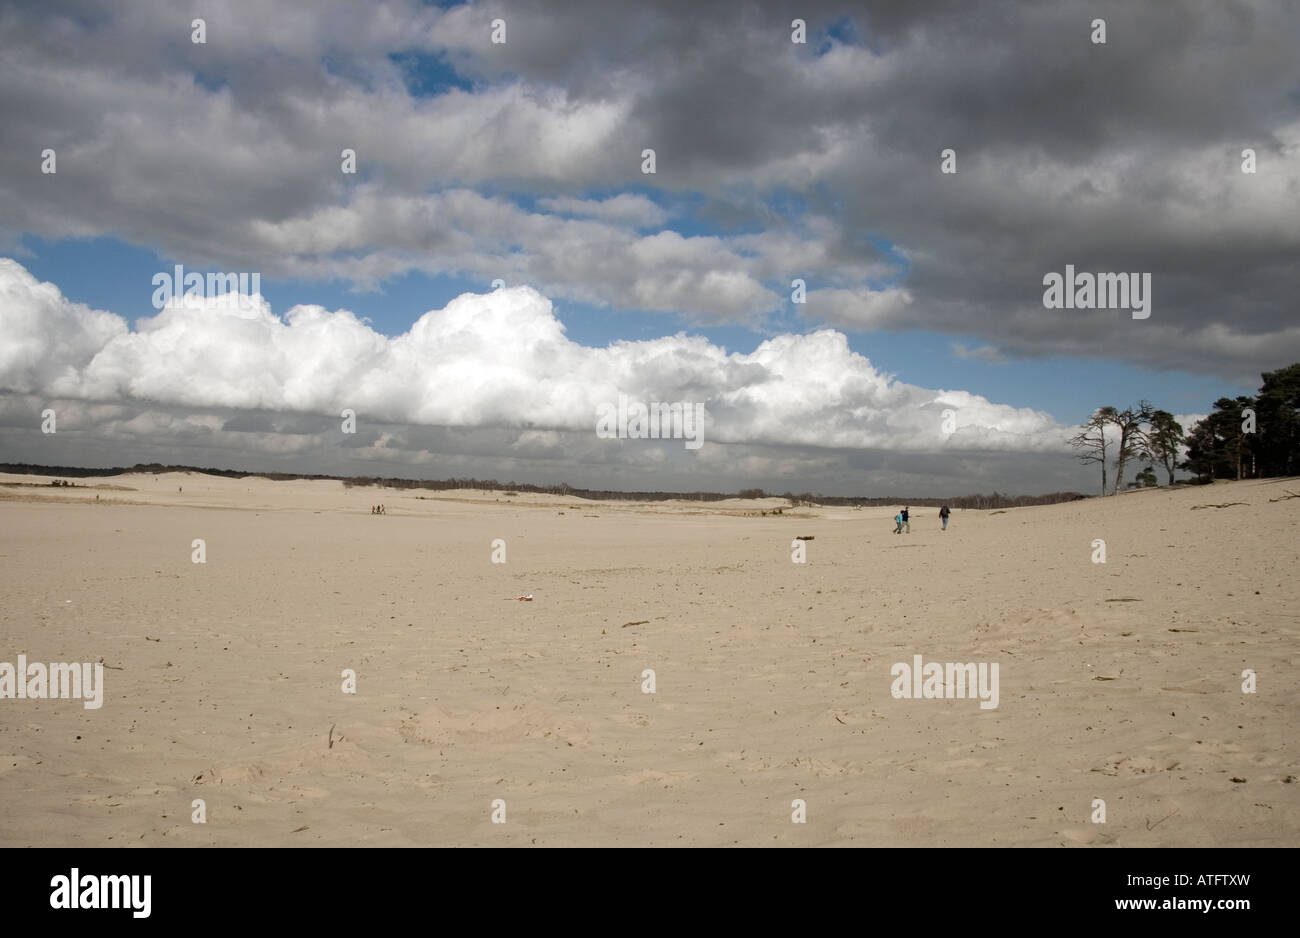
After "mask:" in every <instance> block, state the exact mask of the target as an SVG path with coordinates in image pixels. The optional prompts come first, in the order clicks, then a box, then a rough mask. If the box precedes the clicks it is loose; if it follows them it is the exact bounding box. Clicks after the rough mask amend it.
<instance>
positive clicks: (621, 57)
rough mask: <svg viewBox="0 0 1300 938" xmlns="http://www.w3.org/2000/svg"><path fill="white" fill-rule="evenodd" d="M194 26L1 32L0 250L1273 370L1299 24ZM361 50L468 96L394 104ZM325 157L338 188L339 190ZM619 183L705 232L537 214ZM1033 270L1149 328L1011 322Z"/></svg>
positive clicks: (737, 9) (778, 19)
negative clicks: (1146, 313)
mask: <svg viewBox="0 0 1300 938" xmlns="http://www.w3.org/2000/svg"><path fill="white" fill-rule="evenodd" d="M194 15H198V14H196V13H195V12H194V11H192V10H189V9H188V8H187V9H184V10H181V9H179V8H176V7H175V6H174V5H173V4H171V3H167V2H163V0H141V2H137V3H131V4H120V5H112V6H105V5H102V4H99V3H92V2H90V0H85V2H67V3H60V4H48V5H42V4H9V5H7V6H5V7H4V8H3V12H2V13H0V46H3V48H4V49H5V55H4V56H3V57H2V58H0V112H2V113H3V114H4V118H5V119H4V120H3V121H0V218H2V219H4V221H3V229H2V232H0V233H2V234H3V235H4V236H6V237H8V238H9V239H14V238H16V237H18V236H19V235H21V234H24V233H36V234H41V235H46V236H51V237H64V236H82V235H96V234H107V235H114V236H118V237H121V238H124V239H126V240H128V241H131V242H133V243H136V244H141V245H146V246H150V247H153V248H156V249H158V250H159V251H160V252H161V253H163V254H164V255H165V256H167V257H169V258H175V259H179V260H183V261H187V262H191V263H209V262H210V263H217V264H221V265H224V266H226V267H227V268H229V269H236V270H260V271H264V272H266V273H268V274H277V273H278V274H293V275H299V276H305V277H313V278H329V279H335V278H337V279H342V280H345V281H353V282H355V283H358V284H361V285H363V286H373V285H374V284H376V283H378V282H380V281H381V280H382V279H383V278H384V277H386V276H389V275H393V274H398V273H401V272H403V271H406V270H410V269H422V270H426V271H428V272H431V273H451V272H455V273H465V274H469V275H472V276H476V277H483V278H484V279H490V278H491V277H495V276H503V277H506V278H508V279H510V280H511V282H519V281H521V280H522V281H526V282H530V283H533V284H535V285H537V286H538V287H539V288H540V289H542V290H543V291H545V292H546V293H547V294H548V295H551V296H555V297H557V298H571V299H576V300H581V301H584V302H590V303H595V304H601V305H608V306H610V307H611V308H613V309H650V310H659V311H670V312H677V313H680V314H681V315H682V316H683V317H684V318H686V319H688V320H692V321H696V322H743V323H750V324H754V323H756V322H762V321H763V319H764V318H765V317H770V316H775V315H778V314H779V312H780V309H781V307H782V305H783V303H784V295H785V290H786V286H785V284H788V282H789V279H790V278H791V277H795V276H800V277H804V278H805V279H806V280H807V281H808V283H809V288H810V291H811V293H810V296H809V303H808V304H807V305H806V306H804V307H801V308H800V310H799V312H800V314H801V315H803V316H805V317H806V318H807V319H808V321H809V322H810V324H820V323H829V324H831V325H834V326H837V327H840V328H849V329H855V328H860V329H872V328H884V329H909V330H913V329H922V330H935V331H939V332H945V333H950V334H955V335H957V334H959V335H962V336H976V337H979V338H980V339H982V340H984V341H986V342H988V343H989V344H990V345H991V346H993V347H995V348H996V349H997V350H998V351H999V352H1000V353H1001V354H1003V355H1010V356H1017V355H1021V356H1035V355H1044V354H1073V355H1080V356H1093V357H1098V358H1108V359H1117V360H1121V361H1126V362H1130V363H1135V364H1138V365H1143V366H1147V367H1151V368H1178V369H1183V370H1188V371H1193V372H1202V373H1208V374H1215V375H1219V376H1223V377H1226V378H1231V379H1247V380H1249V379H1251V378H1253V377H1254V376H1255V375H1257V374H1258V373H1259V372H1260V371H1262V370H1265V369H1268V368H1272V367H1276V366H1277V365H1278V364H1280V363H1283V362H1286V361H1291V360H1294V359H1296V358H1300V325H1298V324H1297V320H1296V316H1295V312H1296V301H1295V293H1296V286H1297V280H1298V278H1297V262H1296V258H1297V256H1300V255H1298V252H1300V222H1298V221H1297V217H1300V213H1298V212H1297V207H1298V206H1300V57H1297V56H1296V55H1295V51H1294V50H1295V49H1296V48H1300V10H1297V8H1296V7H1295V6H1294V4H1290V3H1287V2H1282V0H1267V2H1266V0H1186V2H1180V3H1177V4H1133V3H1130V2H1122V0H1109V2H1095V3H1090V4H1086V5H1079V4H1044V3H1033V2H1023V0H985V2H978V3H965V2H947V3H926V4H917V3H905V2H898V3H871V4H860V3H812V2H809V3H802V2H801V3H796V4H791V5H784V4H766V3H725V4H708V3H698V2H673V3H662V4H653V5H646V6H642V5H635V6H630V5H626V4H608V3H603V2H596V0H592V2H585V3H583V2H578V3H566V4H564V5H562V6H560V7H558V8H557V7H554V6H550V5H548V6H546V7H545V8H543V7H538V6H537V5H534V4H528V3H523V2H489V3H483V4H474V5H468V6H459V7H453V8H451V9H448V10H441V9H438V8H436V7H429V6H425V5H423V4H419V3H416V2H414V0H394V2H388V3H384V4H381V5H378V6H373V7H369V8H365V7H362V6H360V5H356V4H352V3H345V2H325V3H319V4H313V5H311V7H310V8H305V7H303V6H301V5H299V4H287V3H264V2H252V0H231V2H228V3H224V4H220V5H215V6H213V7H212V8H211V11H210V12H209V13H208V14H207V20H208V24H207V28H208V41H207V44H206V45H194V44H192V43H191V42H190V41H189V36H190V19H191V18H192V17H193V16H194ZM796 16H798V17H801V18H803V19H805V20H807V22H808V31H809V41H808V44H807V45H805V46H797V45H794V44H792V43H791V42H790V20H791V19H792V18H794V17H796ZM496 17H501V18H504V19H505V20H506V21H507V24H508V36H509V40H508V42H507V43H506V44H505V45H493V44H492V43H490V42H489V41H488V35H489V28H490V22H491V20H492V19H494V18H496ZM1094 18H1103V19H1105V21H1106V29H1107V41H1106V43H1105V44H1104V45H1097V44H1094V43H1092V42H1091V41H1090V39H1089V34H1090V32H1091V25H1090V24H1091V21H1092V20H1093V19H1094ZM831 26H834V27H835V31H836V34H837V35H840V36H842V37H848V39H849V41H848V42H846V43H841V42H838V41H829V40H828V39H827V35H826V32H825V30H826V29H827V28H828V27H831ZM392 53H411V54H416V55H424V56H430V57H441V58H442V59H443V60H445V61H447V62H451V63H453V64H455V65H456V67H457V68H459V69H460V70H461V71H462V74H464V75H466V76H469V77H470V78H472V79H473V80H474V81H475V85H474V87H473V88H472V89H471V90H470V91H460V90H454V91H451V92H449V93H448V94H445V95H442V96H440V97H434V98H421V97H412V95H411V94H410V93H409V91H408V88H407V80H408V79H409V77H410V74H409V70H408V71H407V72H404V70H403V66H401V65H399V64H397V63H395V62H394V61H393V59H392V58H390V55H391V54H392ZM408 69H409V66H408ZM47 146H48V147H54V148H56V149H57V151H58V153H59V173H58V175H57V176H55V177H48V176H42V175H41V174H40V173H39V169H38V166H39V159H38V155H39V153H40V151H41V149H43V148H44V147H47ZM645 146H650V147H653V148H655V149H656V151H657V154H658V173H657V174H656V175H655V176H653V177H647V176H643V175H642V174H641V173H640V169H639V167H640V151H641V149H642V147H645ZM344 147H352V148H355V149H356V150H357V151H358V155H359V158H360V161H361V165H362V168H363V172H362V174H361V175H360V177H359V178H358V177H347V176H343V175H342V174H341V173H340V172H339V167H338V162H339V152H340V150H341V149H343V148H344ZM945 147H951V148H953V149H954V150H955V151H956V153H957V161H958V172H957V174H955V175H943V174H941V173H940V172H939V152H940V150H941V149H943V148H945ZM1245 147H1251V148H1253V149H1254V150H1256V152H1257V155H1258V172H1257V173H1256V174H1254V175H1245V174H1243V173H1242V172H1241V171H1240V164H1241V151H1242V149H1243V148H1245ZM625 187H636V188H637V189H638V190H643V189H645V188H646V187H649V188H651V189H656V188H657V189H658V190H660V192H661V193H662V194H663V195H664V198H665V201H666V202H667V203H669V204H670V205H671V204H673V203H675V202H676V201H678V200H679V199H686V198H690V199H692V200H698V201H699V205H700V207H699V209H698V215H697V218H699V219H706V220H711V221H713V222H715V223H718V224H720V225H722V226H723V230H722V231H720V232H719V233H718V235H717V236H716V237H705V238H700V237H689V236H685V237H684V236H679V235H678V234H677V232H678V231H679V230H683V229H684V228H685V226H686V225H688V224H690V221H691V220H690V219H689V218H686V217H683V216H682V215H680V214H675V213H674V214H669V215H668V216H667V217H663V216H660V215H658V214H656V213H655V212H654V211H653V210H649V211H647V210H646V209H645V208H644V207H642V208H641V209H638V210H636V211H630V210H629V211H622V212H620V211H615V210H612V209H610V210H606V211H605V212H604V214H603V215H600V214H593V216H592V217H589V218H581V217H579V218H573V217H570V213H568V211H567V209H566V208H565V207H568V208H572V207H573V206H574V205H575V204H576V203H575V202H574V201H573V200H574V199H576V198H578V197H580V196H582V195H583V194H585V193H587V192H589V191H592V190H599V191H603V192H609V191H613V190H618V189H621V188H625ZM515 196H537V197H540V200H539V202H538V206H539V207H538V208H537V209H536V210H535V211H525V210H523V209H521V208H520V207H519V206H518V205H516V204H515V201H514V197H515ZM548 200H549V201H548ZM683 204H684V203H683ZM647 220H649V223H650V225H651V227H650V228H649V229H647V228H646V224H647ZM657 225H662V226H663V229H664V230H663V231H658V230H655V227H654V226H657ZM690 230H694V229H690ZM756 231H757V232H760V233H758V234H755V233H754V232H756ZM882 245H892V246H893V251H892V252H886V251H885V250H884V248H883V247H882ZM1065 264H1073V265H1075V266H1076V268H1078V269H1080V270H1090V271H1144V272H1149V273H1151V274H1152V277H1153V281H1154V294H1155V295H1154V305H1153V311H1152V315H1151V318H1150V319H1148V320H1142V321H1135V320H1132V319H1131V318H1129V317H1128V316H1127V314H1126V313H1122V312H1115V311H1085V310H1068V311H1066V310H1046V309H1044V308H1043V306H1042V303H1041V295H1042V285H1041V280H1042V277H1043V275H1044V274H1045V273H1047V272H1050V271H1060V270H1063V268H1064V265H1065ZM869 284H871V285H874V286H875V287H878V288H880V287H882V286H883V287H884V288H886V292H884V293H880V292H876V291H872V290H869V289H868V285H869ZM889 287H893V288H894V292H888V289H887V288H889ZM120 312H124V313H128V314H130V313H131V312H132V311H120Z"/></svg>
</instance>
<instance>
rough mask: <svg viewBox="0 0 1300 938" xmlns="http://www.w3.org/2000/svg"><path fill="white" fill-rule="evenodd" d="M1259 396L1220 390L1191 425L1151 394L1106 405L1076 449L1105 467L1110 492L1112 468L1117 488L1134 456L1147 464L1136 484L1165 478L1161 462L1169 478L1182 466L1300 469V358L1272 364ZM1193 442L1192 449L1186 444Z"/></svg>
mask: <svg viewBox="0 0 1300 938" xmlns="http://www.w3.org/2000/svg"><path fill="white" fill-rule="evenodd" d="M1260 377H1261V378H1262V380H1263V384H1262V385H1261V386H1260V389H1259V393H1258V394H1256V395H1255V396H1253V397H1248V396H1244V395H1243V396H1238V397H1235V398H1228V397H1221V398H1219V399H1218V400H1217V401H1215V402H1214V411H1213V412H1212V413H1211V414H1210V415H1209V416H1207V417H1205V418H1204V419H1202V420H1200V421H1198V422H1197V423H1196V425H1195V426H1193V427H1192V428H1191V430H1190V431H1188V432H1186V433H1184V431H1183V427H1182V426H1181V425H1180V424H1179V423H1178V421H1176V420H1175V419H1174V417H1173V415H1172V414H1170V413H1169V412H1168V411H1165V410H1158V409H1156V407H1155V406H1154V405H1152V404H1151V403H1150V402H1149V401H1140V402H1139V403H1138V404H1137V405H1136V406H1133V407H1127V408H1125V409H1124V410H1120V409H1118V408H1116V407H1100V408H1098V409H1097V410H1096V411H1094V412H1093V414H1092V416H1091V417H1089V418H1088V420H1087V421H1086V422H1085V423H1084V424H1083V428H1082V430H1081V431H1080V432H1079V433H1077V434H1076V435H1075V436H1073V437H1072V438H1071V439H1070V445H1071V446H1072V447H1074V449H1075V450H1076V454H1075V455H1076V456H1077V457H1078V458H1079V459H1080V460H1082V461H1083V462H1085V463H1096V464H1097V465H1099V466H1100V468H1101V494H1102V495H1105V494H1106V487H1107V484H1108V479H1107V474H1108V470H1109V468H1110V467H1111V466H1112V465H1113V466H1114V478H1113V481H1111V482H1110V483H1109V484H1110V494H1111V495H1114V494H1115V493H1117V492H1118V491H1119V489H1120V485H1121V484H1123V482H1124V472H1125V469H1126V468H1127V467H1128V466H1129V465H1130V464H1132V463H1135V462H1136V463H1138V464H1142V463H1145V464H1146V465H1145V467H1144V468H1142V470H1141V471H1139V472H1138V473H1137V475H1136V477H1135V479H1134V481H1133V482H1131V483H1129V487H1130V488H1132V487H1138V488H1141V487H1145V486H1153V485H1158V484H1159V481H1158V479H1157V478H1156V467H1160V468H1161V469H1163V470H1164V472H1165V473H1166V475H1167V476H1168V483H1169V484H1171V485H1172V484H1173V483H1174V481H1175V470H1176V469H1182V470H1184V471H1187V472H1190V473H1192V476H1193V480H1194V481H1196V482H1211V481H1213V480H1215V479H1256V478H1267V477H1274V476H1289V475H1296V474H1297V473H1300V362H1297V363H1296V364H1294V365H1289V366H1287V367H1286V368H1281V369H1279V370H1277V371H1269V372H1265V373H1263V374H1262V375H1261V376H1260ZM1184 448H1185V449H1186V456H1184V455H1183V450H1184Z"/></svg>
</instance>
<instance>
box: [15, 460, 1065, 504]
mask: <svg viewBox="0 0 1300 938" xmlns="http://www.w3.org/2000/svg"><path fill="white" fill-rule="evenodd" d="M0 472H8V473H13V474H15V475H43V476H59V477H67V478H72V479H84V478H87V477H90V476H97V477H101V478H102V477H104V476H117V475H124V474H126V473H131V472H138V473H152V474H154V475H157V474H159V473H163V472H201V473H203V474H204V475H210V476H221V477H222V478H226V479H247V478H250V477H251V478H259V479H270V480H272V481H275V482H286V481H290V480H294V479H309V480H324V481H332V482H342V483H343V484H344V485H345V486H347V487H349V488H351V487H353V486H356V487H364V486H374V485H381V486H387V487H388V488H394V489H425V490H429V491H435V492H445V491H449V490H452V489H480V490H483V491H488V492H503V493H506V494H511V493H516V494H517V493H520V492H530V493H535V494H541V495H563V496H569V497H573V498H588V499H592V500H594V501H629V502H656V501H668V500H669V499H683V500H685V501H696V502H718V501H722V500H723V499H727V498H784V499H786V500H787V501H788V502H789V503H790V505H791V507H795V508H798V507H801V506H815V505H826V506H835V507H851V508H852V507H865V508H871V507H877V506H881V505H918V506H922V507H925V506H930V507H938V506H939V505H948V506H950V507H952V508H976V509H988V508H1022V507H1024V506H1027V505H1054V504H1056V503H1057V502H1072V501H1076V500H1078V499H1081V498H1087V497H1088V496H1086V495H1081V494H1079V493H1078V492H1053V493H1051V494H1050V495H1003V494H1001V493H999V492H994V493H992V494H991V495H961V496H958V497H956V498H911V497H908V498H896V497H892V496H891V497H889V498H862V497H856V496H847V495H814V494H813V493H811V492H804V493H803V494H802V495H796V494H794V493H793V492H785V493H783V494H781V495H776V494H775V493H772V492H764V491H763V490H762V489H744V490H742V491H740V492H738V493H730V494H728V493H725V492H615V491H612V490H609V489H579V488H574V487H573V486H571V485H566V484H564V483H560V484H558V485H532V484H529V483H526V482H498V481H497V480H496V479H396V478H387V477H381V476H332V475H307V474H305V473H300V472H244V471H242V470H239V469H201V468H199V467H197V466H164V465H162V464H160V463H147V464H145V463H137V464H136V465H134V466H129V467H122V466H115V467H113V468H112V469H83V468H78V467H70V466H34V465H31V464H29V463H0Z"/></svg>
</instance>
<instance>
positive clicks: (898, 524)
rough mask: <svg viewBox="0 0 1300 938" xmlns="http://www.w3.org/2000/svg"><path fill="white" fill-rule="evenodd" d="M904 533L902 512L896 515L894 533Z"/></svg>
mask: <svg viewBox="0 0 1300 938" xmlns="http://www.w3.org/2000/svg"><path fill="white" fill-rule="evenodd" d="M902 531H903V513H902V512H901V511H900V512H899V513H898V514H896V515H894V533H895V534H901V533H902Z"/></svg>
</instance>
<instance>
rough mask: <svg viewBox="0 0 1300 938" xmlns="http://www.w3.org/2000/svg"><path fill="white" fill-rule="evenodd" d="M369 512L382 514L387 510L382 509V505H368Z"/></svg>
mask: <svg viewBox="0 0 1300 938" xmlns="http://www.w3.org/2000/svg"><path fill="white" fill-rule="evenodd" d="M370 513H371V514H372V515H383V514H387V512H386V511H384V506H383V505H371V506H370Z"/></svg>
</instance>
